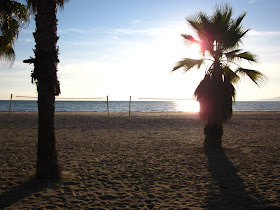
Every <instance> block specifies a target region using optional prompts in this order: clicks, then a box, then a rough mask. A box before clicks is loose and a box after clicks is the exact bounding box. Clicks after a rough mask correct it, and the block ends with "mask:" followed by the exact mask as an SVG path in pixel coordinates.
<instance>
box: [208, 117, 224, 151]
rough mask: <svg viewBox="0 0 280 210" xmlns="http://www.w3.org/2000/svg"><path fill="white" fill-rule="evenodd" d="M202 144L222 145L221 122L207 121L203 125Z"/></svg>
mask: <svg viewBox="0 0 280 210" xmlns="http://www.w3.org/2000/svg"><path fill="white" fill-rule="evenodd" d="M204 134H205V139H204V145H205V146H213V147H222V136H223V123H210V122H208V123H207V124H206V125H205V127H204Z"/></svg>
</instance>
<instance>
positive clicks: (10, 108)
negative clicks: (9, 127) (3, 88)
mask: <svg viewBox="0 0 280 210" xmlns="http://www.w3.org/2000/svg"><path fill="white" fill-rule="evenodd" d="M12 100H13V94H11V98H10V107H9V119H10V117H11V110H12Z"/></svg>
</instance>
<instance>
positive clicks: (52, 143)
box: [32, 0, 60, 179]
mask: <svg viewBox="0 0 280 210" xmlns="http://www.w3.org/2000/svg"><path fill="white" fill-rule="evenodd" d="M56 11H57V3H56V0H41V1H38V8H37V15H36V17H35V20H36V31H35V33H34V38H35V42H36V47H35V50H34V52H35V62H34V72H33V75H32V77H33V78H35V79H36V80H37V90H38V126H39V129H38V151H37V165H36V175H37V177H38V178H47V179H50V178H59V177H60V173H59V167H58V161H57V151H56V139H55V131H54V112H55V85H56V82H57V76H56V72H57V63H58V50H57V47H56V43H57V40H58V37H57V19H56Z"/></svg>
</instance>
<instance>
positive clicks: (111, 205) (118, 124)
mask: <svg viewBox="0 0 280 210" xmlns="http://www.w3.org/2000/svg"><path fill="white" fill-rule="evenodd" d="M131 114H132V115H131V120H129V118H128V113H125V112H114V113H113V112H112V113H111V112H110V118H109V119H108V118H107V112H56V115H55V132H56V141H57V150H58V158H59V164H60V166H61V167H62V179H61V180H60V181H58V182H44V181H38V180H36V179H32V177H33V175H34V174H35V165H36V151H37V146H36V145H37V128H38V125H37V112H12V113H11V117H10V120H9V119H8V117H7V116H8V112H0V148H1V153H0V165H1V177H0V179H1V182H0V208H1V207H2V208H6V209H21V208H28V209H37V208H64V209H69V208H76V209H86V208H94V209H106V208H107V209H153V208H155V209H166V208H173V209H178V208H179V209H180V208H181V209H182V208H257V207H267V208H268V207H278V208H280V194H279V193H280V192H279V188H280V185H279V183H280V166H279V162H280V154H279V150H280V133H279V127H280V112H279V111H272V112H270V111H269V112H266V111H257V112H256V111H249V112H243V111H242V112H234V113H233V117H232V119H231V120H230V121H229V122H228V123H226V124H225V125H224V135H223V147H224V149H223V150H222V151H220V152H217V151H216V152H213V151H212V152H211V151H208V150H205V149H204V147H203V140H204V135H203V128H204V123H203V122H202V121H201V120H200V119H199V115H198V113H185V112H157V113H154V112H145V113H144V112H137V113H136V112H131Z"/></svg>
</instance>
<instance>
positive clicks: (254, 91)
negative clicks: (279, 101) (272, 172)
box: [0, 0, 280, 100]
mask: <svg viewBox="0 0 280 210" xmlns="http://www.w3.org/2000/svg"><path fill="white" fill-rule="evenodd" d="M222 2H225V1H218V0H172V1H171V0H141V1H140V0H70V2H69V3H67V4H66V5H65V7H64V9H63V10H59V11H58V35H59V36H60V39H59V41H58V45H59V50H60V55H59V59H60V61H61V62H60V63H59V65H58V77H59V80H60V83H61V89H62V95H61V97H67V98H68V97H73V98H76V97H79V98H89V97H106V95H109V97H110V99H113V100H128V98H129V96H130V95H131V96H132V99H134V100H138V98H143V97H153V98H192V97H193V92H194V90H195V88H196V87H197V85H198V84H199V82H200V81H201V79H202V78H203V75H204V72H205V69H206V66H205V67H203V68H202V69H200V70H190V71H189V72H187V73H183V72H182V71H178V72H174V73H170V72H171V70H172V68H173V66H174V65H175V63H176V62H177V61H179V60H181V59H182V58H185V57H195V56H197V55H196V54H197V52H196V49H195V48H191V49H189V48H188V47H187V46H186V45H185V44H184V41H183V39H182V37H181V36H180V34H181V33H186V34H191V33H193V32H192V31H191V30H190V28H189V27H188V25H187V24H186V20H185V18H186V17H190V16H192V15H194V14H196V13H197V12H199V11H205V12H206V13H209V14H211V13H212V11H213V9H214V7H215V5H217V4H220V3H222ZM227 2H228V3H229V4H230V5H231V6H232V7H233V9H234V11H235V15H239V14H241V13H242V12H247V15H246V17H245V19H244V21H243V25H244V27H246V28H250V29H251V31H250V32H249V33H248V35H247V36H246V37H245V39H244V40H243V44H244V46H243V48H244V49H247V50H250V51H251V52H253V53H255V54H257V55H258V58H259V63H258V64H256V65H249V64H247V63H244V66H245V67H250V68H252V69H257V70H261V71H262V72H263V73H264V74H265V75H266V76H267V78H268V79H267V82H266V84H263V85H261V86H260V87H258V86H256V85H255V84H254V83H253V82H251V81H249V80H248V79H245V78H244V79H242V80H241V81H240V82H239V83H238V84H237V85H236V86H235V87H236V89H237V100H257V99H263V98H271V97H277V96H280V92H279V90H280V74H279V71H280V22H279V20H280V13H279V8H280V1H279V0H232V1H227ZM34 25H35V24H34V20H33V17H32V19H31V22H30V24H29V25H28V26H25V27H24V29H22V30H21V32H20V35H19V38H18V41H16V43H15V49H16V56H17V58H16V61H15V63H14V65H13V66H12V68H10V69H9V68H8V65H7V64H5V63H3V62H2V63H1V67H0V68H1V70H0V99H9V97H10V94H11V93H13V94H14V96H36V86H35V85H34V84H31V78H30V73H31V70H32V68H33V66H32V65H27V64H23V63H22V60H24V59H26V58H28V57H29V56H33V51H32V49H33V48H34V45H35V43H34V39H33V36H32V32H33V31H34V28H35V26H34Z"/></svg>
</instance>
